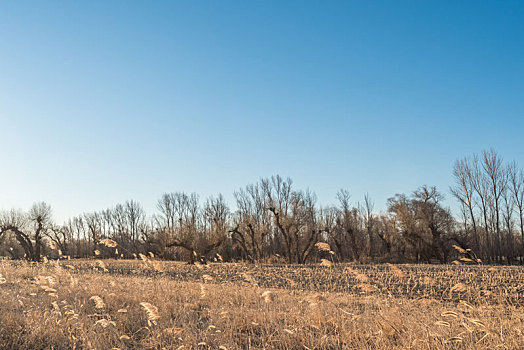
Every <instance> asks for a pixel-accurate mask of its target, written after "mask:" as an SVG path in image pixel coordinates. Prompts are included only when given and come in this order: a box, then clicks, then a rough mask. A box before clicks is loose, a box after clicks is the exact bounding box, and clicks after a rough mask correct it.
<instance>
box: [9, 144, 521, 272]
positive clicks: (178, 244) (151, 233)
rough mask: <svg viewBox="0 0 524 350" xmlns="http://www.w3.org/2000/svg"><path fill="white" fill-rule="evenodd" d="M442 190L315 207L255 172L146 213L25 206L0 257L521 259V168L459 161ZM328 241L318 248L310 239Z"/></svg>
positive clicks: (169, 199)
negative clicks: (450, 201)
mask: <svg viewBox="0 0 524 350" xmlns="http://www.w3.org/2000/svg"><path fill="white" fill-rule="evenodd" d="M453 174H454V178H455V183H454V184H453V185H452V186H451V187H450V188H449V189H448V190H446V191H445V192H446V193H448V194H449V195H450V196H452V197H453V198H454V199H455V200H457V201H458V203H459V204H460V208H461V210H460V211H459V212H457V213H453V214H452V213H451V212H450V210H449V209H448V208H445V207H444V206H443V204H442V200H443V198H444V194H443V192H441V191H439V190H437V189H436V188H435V187H431V186H426V185H424V186H421V187H420V188H418V189H416V190H415V191H413V193H411V194H408V195H406V194H396V195H395V196H393V197H391V198H390V199H389V200H388V202H387V212H385V213H377V212H375V211H374V204H373V202H372V200H371V198H369V196H366V197H365V198H364V200H363V201H362V202H361V203H356V204H353V203H354V202H353V201H352V198H351V196H350V193H349V192H348V191H347V190H340V191H339V192H338V193H337V196H336V202H337V204H336V205H333V206H329V207H320V206H319V205H318V204H317V200H316V197H315V194H314V193H313V192H311V191H309V190H300V189H295V188H294V187H293V183H292V181H291V179H284V178H282V177H280V176H272V177H270V178H263V179H261V180H260V181H259V182H257V183H255V184H250V185H247V186H245V187H243V188H240V189H239V190H238V191H236V192H235V193H234V197H235V201H236V203H235V205H234V208H235V209H232V207H230V206H229V205H228V203H226V202H225V200H224V197H223V196H222V195H218V196H215V197H210V198H208V199H206V200H205V201H201V200H200V199H199V197H198V195H196V194H194V193H191V194H188V193H184V192H175V193H166V194H164V195H162V196H161V198H159V199H158V203H157V211H156V213H154V214H153V215H152V216H148V215H147V214H146V213H145V211H144V209H143V208H142V206H141V205H140V204H139V203H138V202H136V201H133V200H130V201H127V202H125V203H123V204H118V205H116V206H114V207H112V208H109V209H106V210H102V211H96V212H91V213H85V214H81V215H79V216H77V217H73V218H71V219H69V220H68V221H67V222H65V223H64V224H62V225H58V224H57V223H55V222H54V221H53V219H52V210H51V207H50V206H49V205H48V204H47V203H43V202H39V203H35V204H34V205H33V206H32V207H31V208H30V209H29V210H28V211H27V212H24V211H20V210H15V209H11V210H4V211H2V212H1V213H0V256H7V257H10V258H13V259H24V258H25V259H29V260H33V261H38V260H40V259H41V258H42V257H43V256H46V257H47V258H58V257H60V256H63V257H70V258H86V257H97V258H118V259H129V258H136V257H137V256H138V255H140V254H145V253H148V252H151V253H153V254H154V255H156V256H157V257H160V258H164V259H181V260H187V261H190V262H193V261H195V260H197V259H198V260H214V259H219V260H224V261H239V260H241V261H246V262H252V263H255V262H285V263H293V264H295V263H296V264H303V263H309V262H315V261H318V260H319V259H328V260H331V261H333V262H338V261H357V262H385V261H391V262H432V263H437V262H438V263H446V262H450V261H453V260H456V259H462V262H467V263H481V262H482V263H502V264H512V263H513V264H515V263H517V264H520V263H522V262H523V261H524V258H523V257H524V239H523V238H524V217H523V216H524V212H523V211H524V207H523V206H524V203H523V202H524V171H523V169H522V168H520V167H519V166H518V165H517V164H516V163H515V162H513V163H506V162H504V161H503V159H502V157H501V156H500V155H499V154H497V153H496V152H495V151H493V150H489V151H484V152H482V153H481V154H478V155H473V156H471V157H467V158H464V159H460V160H458V161H457V162H456V163H455V165H454V167H453ZM319 242H325V243H328V244H329V247H330V248H328V249H318V247H319V245H318V244H317V243H319Z"/></svg>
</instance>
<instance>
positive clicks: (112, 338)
mask: <svg viewBox="0 0 524 350" xmlns="http://www.w3.org/2000/svg"><path fill="white" fill-rule="evenodd" d="M324 265H330V264H329V263H325V264H324ZM523 310H524V269H522V268H519V267H487V266H461V265H447V266H436V265H349V264H338V265H333V266H319V265H315V266H314V265H309V266H284V265H260V266H254V265H246V264H232V263H211V264H209V265H187V264H182V263H174V262H164V261H158V260H155V259H152V258H150V257H148V258H146V257H145V256H142V259H140V260H134V261H124V260H62V261H59V262H57V261H49V262H43V263H39V264H31V263H26V262H19V261H17V262H15V261H0V348H6V349H70V348H72V349H116V348H118V349H134V348H140V349H251V348H252V349H274V348H277V349H522V348H524V312H523Z"/></svg>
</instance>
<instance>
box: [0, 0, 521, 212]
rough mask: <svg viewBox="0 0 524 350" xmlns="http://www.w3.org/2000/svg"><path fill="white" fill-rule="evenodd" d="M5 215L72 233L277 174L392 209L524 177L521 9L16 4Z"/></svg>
mask: <svg viewBox="0 0 524 350" xmlns="http://www.w3.org/2000/svg"><path fill="white" fill-rule="evenodd" d="M0 132H1V134H0V135H1V137H0V164H1V168H2V170H1V171H0V186H1V187H0V208H2V209H8V208H12V207H14V208H22V209H27V208H29V207H30V205H31V204H32V203H33V202H34V201H41V200H44V201H46V202H48V203H50V204H51V205H52V207H53V209H54V214H55V218H56V219H57V220H58V221H62V220H64V219H65V218H67V217H69V216H73V215H76V214H79V213H82V212H85V211H92V210H99V209H105V208H107V207H110V206H112V205H114V204H116V203H119V202H123V201H125V200H126V199H135V200H138V201H140V202H141V203H142V205H143V206H144V208H145V209H146V210H147V211H148V212H149V213H150V214H151V213H153V211H154V207H155V202H156V200H157V199H158V198H159V197H160V195H161V194H162V193H163V192H171V191H177V190H184V191H187V192H193V191H194V192H197V193H199V194H200V195H201V196H202V197H204V198H205V197H206V196H208V195H211V194H215V193H219V192H221V193H223V194H224V195H225V196H226V198H227V199H228V200H229V202H230V203H231V204H233V196H232V192H233V191H234V190H236V189H238V188H239V187H242V186H245V185H247V184H249V183H253V182H256V181H257V180H258V179H259V178H260V177H267V176H271V175H273V174H281V175H282V176H284V177H287V176H289V177H291V178H292V179H293V180H294V183H295V185H296V187H297V188H303V189H305V188H307V187H309V188H310V189H312V190H313V191H315V192H316V193H317V195H318V198H319V202H320V203H321V204H331V203H334V202H335V193H336V191H337V190H338V189H339V188H346V189H348V190H349V191H350V192H351V193H352V195H353V200H354V202H357V201H359V200H362V198H363V196H364V194H365V193H366V192H368V193H369V194H370V196H371V197H372V199H373V200H374V201H375V203H376V208H377V209H378V210H383V209H384V208H385V201H386V199H387V198H388V197H390V196H393V195H394V194H395V193H409V192H411V191H412V190H414V189H416V188H417V187H418V186H420V185H422V184H428V185H436V186H437V187H438V188H439V189H440V190H441V191H443V192H445V193H446V194H447V197H448V200H447V203H448V205H450V206H451V205H452V203H453V200H452V199H451V198H450V195H449V193H448V188H449V185H451V184H452V182H453V178H452V174H451V173H452V166H453V163H454V161H455V160H456V159H457V158H460V157H463V156H466V155H470V154H472V153H474V152H480V151H482V150H483V149H485V148H489V147H493V148H495V149H496V150H497V151H498V152H499V153H501V154H502V155H503V157H504V158H505V159H507V160H517V161H518V162H520V164H521V165H522V164H524V152H523V150H524V135H523V132H524V2H523V1H509V0H508V1H478V0H475V1H442V0H439V1H416V0H413V1H353V2H351V1H340V2H336V1H287V2H284V1H235V2H233V1H222V0H221V1H127V0H126V1H107V0H104V1H42V2H39V1H20V0H16V1H2V2H0Z"/></svg>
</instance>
